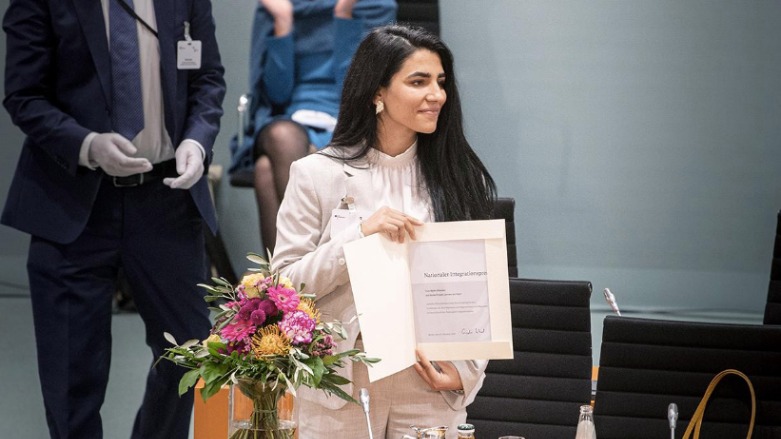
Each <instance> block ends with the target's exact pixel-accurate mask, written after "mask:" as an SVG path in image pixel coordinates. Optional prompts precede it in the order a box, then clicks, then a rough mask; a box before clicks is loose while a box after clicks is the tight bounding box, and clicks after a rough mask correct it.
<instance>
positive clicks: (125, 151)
mask: <svg viewBox="0 0 781 439" xmlns="http://www.w3.org/2000/svg"><path fill="white" fill-rule="evenodd" d="M135 153H136V147H135V146H133V144H132V143H130V141H129V140H127V139H126V138H124V137H122V136H121V135H119V134H117V133H103V134H98V135H97V136H95V138H93V139H92V142H90V145H89V152H88V153H87V155H88V157H89V160H90V162H94V163H97V164H98V166H99V167H100V168H101V169H103V172H105V173H106V174H108V175H112V176H114V177H126V176H128V175H133V174H140V173H142V172H149V171H151V170H152V163H151V162H150V161H149V160H147V159H145V158H135V157H130V156H131V155H133V154H135Z"/></svg>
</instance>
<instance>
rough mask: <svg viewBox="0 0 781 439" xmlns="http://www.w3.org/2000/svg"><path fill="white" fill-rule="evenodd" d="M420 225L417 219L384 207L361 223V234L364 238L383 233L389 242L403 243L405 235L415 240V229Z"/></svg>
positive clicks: (421, 223)
mask: <svg viewBox="0 0 781 439" xmlns="http://www.w3.org/2000/svg"><path fill="white" fill-rule="evenodd" d="M422 225H423V222H422V221H420V220H419V219H417V218H413V217H411V216H409V215H407V214H405V213H402V212H399V211H398V210H395V209H391V208H390V207H387V206H384V207H381V208H379V209H378V210H377V211H376V212H374V213H373V214H372V216H370V217H369V218H367V219H366V220H364V221H363V222H361V233H363V235H364V236H369V235H373V234H375V233H384V234H385V235H386V236H387V237H388V238H389V239H390V240H391V241H396V242H399V243H403V242H404V239H405V237H406V236H407V235H409V237H410V238H411V239H415V227H417V226H422Z"/></svg>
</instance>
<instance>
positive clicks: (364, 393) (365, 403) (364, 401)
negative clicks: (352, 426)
mask: <svg viewBox="0 0 781 439" xmlns="http://www.w3.org/2000/svg"><path fill="white" fill-rule="evenodd" d="M360 399H361V407H363V413H365V414H366V428H368V429H369V439H374V434H373V433H372V421H371V420H370V419H369V391H368V390H366V389H365V388H361V392H360Z"/></svg>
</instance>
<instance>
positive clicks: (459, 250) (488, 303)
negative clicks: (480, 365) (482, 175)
mask: <svg viewBox="0 0 781 439" xmlns="http://www.w3.org/2000/svg"><path fill="white" fill-rule="evenodd" d="M416 235H417V240H415V241H410V240H407V241H406V242H405V243H404V244H399V243H396V242H392V241H390V240H388V239H387V238H386V237H385V236H384V235H382V234H374V235H371V236H368V237H366V238H363V239H360V240H358V241H354V242H352V243H349V244H347V245H345V247H344V252H345V259H346V260H347V268H348V270H349V273H350V282H351V284H352V288H353V296H354V299H355V306H356V309H357V311H358V320H359V323H360V325H361V334H362V337H363V344H364V350H365V351H366V353H367V354H368V355H369V356H371V357H377V358H380V359H381V360H382V361H380V362H379V363H377V364H375V365H373V366H372V367H370V368H369V380H370V381H376V380H378V379H381V378H384V377H386V376H389V375H392V374H394V373H396V372H399V371H401V370H403V369H405V368H407V367H409V366H411V365H412V364H414V363H415V348H416V347H418V348H420V349H421V350H422V351H423V352H425V353H426V355H427V356H428V357H429V359H430V360H443V361H444V360H479V359H507V358H512V357H513V348H512V327H511V321H510V291H509V281H508V271H507V247H506V241H505V222H504V220H486V221H461V222H448V223H430V224H424V225H423V226H421V227H418V228H417V229H416Z"/></svg>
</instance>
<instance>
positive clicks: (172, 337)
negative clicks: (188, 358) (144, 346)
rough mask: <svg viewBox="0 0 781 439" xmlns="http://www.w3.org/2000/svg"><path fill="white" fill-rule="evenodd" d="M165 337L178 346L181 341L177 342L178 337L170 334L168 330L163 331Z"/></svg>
mask: <svg viewBox="0 0 781 439" xmlns="http://www.w3.org/2000/svg"><path fill="white" fill-rule="evenodd" d="M163 338H165V339H166V340H168V342H169V343H171V344H172V345H174V346H178V345H179V343H177V342H176V339H175V338H174V336H173V335H171V334H169V333H168V332H163Z"/></svg>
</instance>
